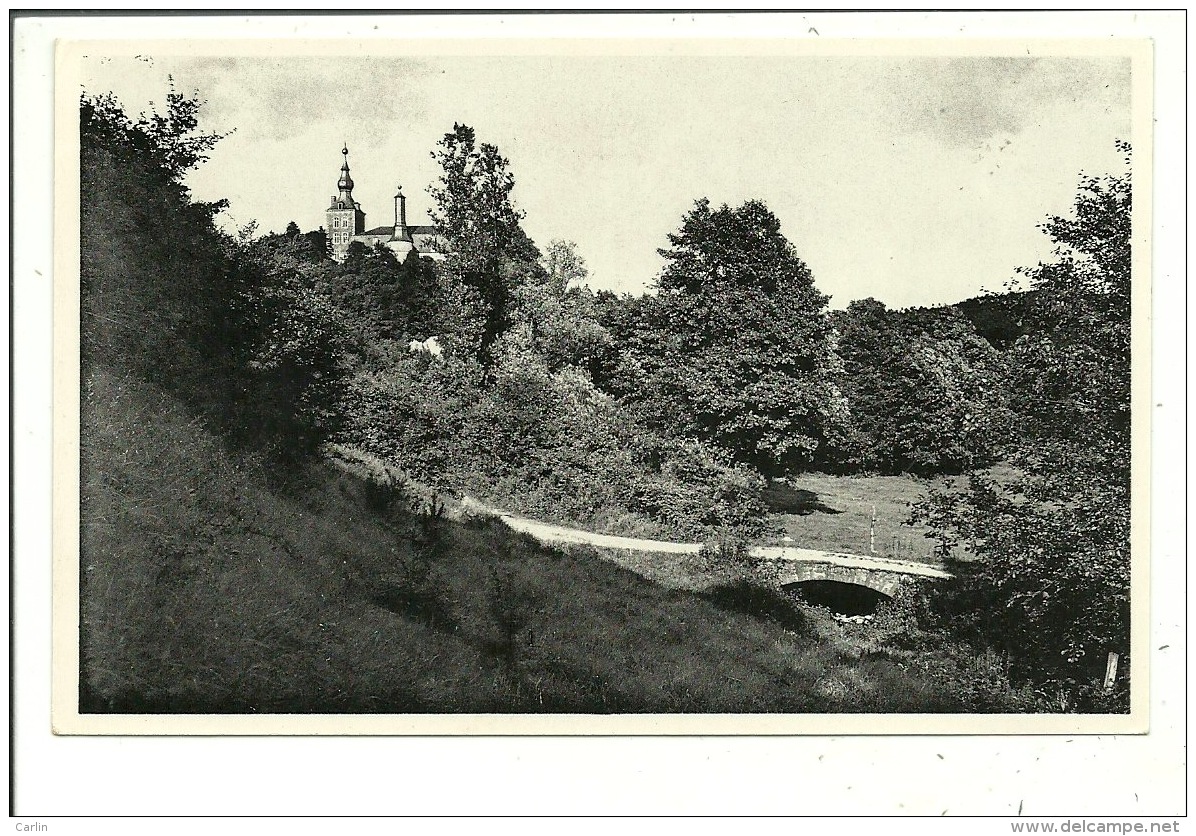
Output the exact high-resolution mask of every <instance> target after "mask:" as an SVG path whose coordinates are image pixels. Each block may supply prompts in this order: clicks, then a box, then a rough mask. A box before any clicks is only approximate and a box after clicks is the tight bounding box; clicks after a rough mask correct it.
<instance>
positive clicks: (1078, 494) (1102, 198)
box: [924, 144, 1132, 709]
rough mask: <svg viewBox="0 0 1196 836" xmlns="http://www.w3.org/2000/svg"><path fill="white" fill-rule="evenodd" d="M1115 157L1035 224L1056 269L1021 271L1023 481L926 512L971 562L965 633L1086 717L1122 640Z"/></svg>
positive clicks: (1017, 377)
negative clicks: (1065, 208) (1109, 656)
mask: <svg viewBox="0 0 1196 836" xmlns="http://www.w3.org/2000/svg"><path fill="white" fill-rule="evenodd" d="M1119 148H1120V149H1121V150H1122V151H1124V153H1125V164H1126V170H1125V171H1124V172H1123V173H1122V174H1118V175H1108V176H1104V177H1084V178H1083V179H1082V180H1081V183H1080V189H1079V194H1078V195H1077V198H1076V202H1075V207H1074V213H1073V215H1072V217H1070V218H1062V217H1051V218H1050V219H1049V220H1048V221H1047V222H1046V223H1045V224H1043V226H1042V228H1043V230H1044V231H1045V232H1046V233H1047V234H1049V235H1050V236H1051V238H1052V240H1053V241H1054V242H1055V244H1056V245H1057V246H1056V250H1055V260H1054V261H1052V262H1051V263H1047V264H1040V265H1038V266H1037V267H1035V268H1032V269H1028V270H1026V271H1024V273H1025V275H1026V276H1027V278H1028V279H1029V283H1030V285H1031V288H1032V289H1033V290H1034V291H1035V292H1034V294H1033V295H1032V296H1031V297H1030V299H1031V301H1030V303H1029V307H1028V310H1027V316H1028V321H1029V325H1030V329H1029V331H1028V333H1027V334H1026V335H1024V336H1022V337H1021V338H1020V339H1019V340H1018V341H1017V342H1016V343H1015V344H1014V346H1013V347H1012V348H1011V349H1010V396H1011V400H1012V404H1013V406H1014V408H1015V410H1016V412H1017V415H1018V419H1019V421H1018V423H1019V426H1020V429H1021V434H1020V437H1019V438H1018V440H1017V442H1016V444H1015V445H1014V447H1013V449H1012V450H1011V454H1010V460H1011V462H1012V464H1013V465H1014V466H1015V467H1017V468H1018V469H1019V471H1020V472H1021V474H1022V475H1021V476H1020V477H1019V478H1015V479H1012V480H1006V481H999V480H996V479H993V478H987V477H985V476H982V475H979V474H976V475H973V476H972V479H971V488H970V490H968V491H967V492H965V493H963V494H962V495H956V496H951V495H939V496H937V497H934V498H933V501H932V502H931V503H930V504H929V506H928V507H927V508H926V509H924V511H925V513H926V515H927V516H928V518H929V519H930V520H931V522H933V523H935V524H936V525H937V526H938V530H939V534H940V536H941V537H942V538H943V541H944V544H945V545H947V546H950V545H951V544H955V545H956V546H957V547H958V548H957V550H962V551H963V553H964V556H965V557H967V558H968V560H967V562H966V563H965V564H963V565H962V566H961V571H962V572H963V573H964V576H965V579H964V588H965V589H964V591H965V594H966V596H968V597H967V600H968V601H969V604H970V605H969V607H968V608H967V610H966V611H961V612H958V613H956V618H957V619H958V621H959V622H960V623H967V624H970V626H971V628H972V629H973V630H974V631H975V632H976V634H977V635H978V636H980V637H982V638H984V639H986V640H988V641H989V642H990V643H991V644H993V645H995V646H997V647H998V648H1000V649H1002V650H1004V651H1006V652H1007V653H1008V654H1009V656H1010V658H1011V660H1012V661H1013V664H1014V669H1015V672H1016V673H1017V674H1019V675H1020V676H1021V677H1022V678H1024V679H1026V680H1030V681H1034V682H1037V683H1039V684H1041V685H1043V686H1044V687H1050V688H1053V689H1055V690H1056V692H1057V693H1058V694H1059V695H1060V697H1059V698H1060V701H1061V702H1062V703H1064V704H1067V705H1069V706H1071V707H1075V708H1080V709H1084V708H1089V709H1090V708H1092V707H1094V706H1096V707H1100V706H1101V705H1102V703H1101V702H1100V699H1101V698H1100V696H1099V695H1100V693H1101V692H1100V689H1098V688H1096V687H1095V686H1094V685H1093V684H1092V683H1093V682H1094V681H1095V680H1096V679H1098V678H1099V676H1100V675H1101V673H1102V672H1103V670H1104V664H1105V654H1106V653H1108V652H1116V653H1119V654H1121V655H1122V656H1123V657H1125V655H1126V654H1127V653H1128V651H1129V640H1130V633H1129V627H1130V617H1129V616H1130V606H1129V600H1130V598H1129V596H1130V585H1129V577H1130V574H1129V573H1130V538H1129V534H1130V453H1131V451H1130V427H1131V421H1130V379H1131V374H1130V373H1131V358H1130V290H1131V271H1130V263H1131V260H1130V255H1131V238H1130V227H1131V208H1132V207H1131V188H1130V171H1129V162H1130V149H1129V146H1128V145H1126V144H1119ZM1122 693H1123V694H1124V691H1123V692H1122Z"/></svg>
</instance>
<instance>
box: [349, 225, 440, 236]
mask: <svg viewBox="0 0 1196 836" xmlns="http://www.w3.org/2000/svg"><path fill="white" fill-rule="evenodd" d="M407 231H408V232H410V233H411V234H412V235H435V234H436V227H434V226H414V225H411V224H408V226H407ZM394 233H395V225H394V224H388V225H387V226H376V227H374V228H373V229H367V230H366V231H365V232H363V233H361V234H362V235H394Z"/></svg>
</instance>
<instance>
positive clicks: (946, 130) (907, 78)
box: [882, 57, 1130, 146]
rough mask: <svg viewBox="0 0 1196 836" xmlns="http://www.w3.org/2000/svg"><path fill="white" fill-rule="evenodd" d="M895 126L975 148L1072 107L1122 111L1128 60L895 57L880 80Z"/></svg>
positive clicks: (1124, 109) (1127, 93) (1126, 93)
mask: <svg viewBox="0 0 1196 836" xmlns="http://www.w3.org/2000/svg"><path fill="white" fill-rule="evenodd" d="M882 89H884V91H885V95H886V96H887V97H888V98H889V99H890V101H891V102H893V106H892V115H893V118H894V122H895V125H894V127H896V128H897V129H898V130H900V131H903V132H907V133H922V132H925V133H929V134H931V135H933V136H934V137H936V138H937V139H939V140H940V141H943V142H945V143H947V144H951V145H958V146H976V145H980V144H984V143H985V142H986V141H987V140H991V139H992V138H994V137H1002V136H1009V135H1017V134H1019V133H1021V132H1022V131H1023V130H1024V129H1026V128H1027V127H1029V126H1032V125H1035V124H1039V123H1041V122H1042V121H1044V120H1045V119H1047V118H1048V117H1050V116H1051V115H1053V114H1054V113H1056V112H1058V111H1067V110H1074V109H1075V108H1077V107H1079V106H1083V107H1086V108H1089V109H1091V108H1093V107H1098V108H1102V109H1104V110H1107V111H1109V112H1112V113H1122V114H1125V126H1124V130H1123V133H1124V134H1128V132H1129V119H1128V116H1129V104H1130V99H1129V96H1130V65H1129V61H1128V59H1121V58H1060V57H1052V58H1034V57H1025V58H1021V57H980V58H971V57H969V58H957V57H950V58H931V57H927V58H918V59H915V60H912V61H903V62H900V63H895V64H894V65H893V66H892V71H891V72H890V73H888V74H887V76H886V78H885V80H884V81H883V83H882Z"/></svg>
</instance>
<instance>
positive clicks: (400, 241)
mask: <svg viewBox="0 0 1196 836" xmlns="http://www.w3.org/2000/svg"><path fill="white" fill-rule="evenodd" d="M386 246H387V247H389V248H390V249H391V251H393V252H394V253H395V254H396V255H398V256H399V258H400V259H401V258H404V257H406V255H407V253H409V252H411V251H412V250H413V249H415V243H414V242H413V241H412V239H411V230H410V229H409V228H408V227H407V197H406V195H404V194H403V187H402V186H398V187H397V190H396V191H395V233H394V236H393V237H392V238H391V239H390V240H389V241H387V242H386Z"/></svg>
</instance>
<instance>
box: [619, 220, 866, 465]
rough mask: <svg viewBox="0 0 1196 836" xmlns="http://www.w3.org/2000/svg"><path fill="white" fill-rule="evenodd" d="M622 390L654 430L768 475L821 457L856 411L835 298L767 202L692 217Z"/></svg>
mask: <svg viewBox="0 0 1196 836" xmlns="http://www.w3.org/2000/svg"><path fill="white" fill-rule="evenodd" d="M668 238H669V243H670V245H671V246H670V247H669V248H668V249H662V250H661V251H660V254H661V255H662V256H663V257H664V259H665V261H666V264H665V267H664V269H663V270H662V271H661V274H660V276H659V278H658V280H657V283H656V285H657V291H658V293H657V296H656V298H655V299H651V300H645V301H644V303H643V304H642V306H641V310H642V313H643V319H642V321H641V324H640V327H639V328H638V329H637V333H635V334H634V335H632V336H631V337H630V339H629V340H628V342H627V347H626V351H625V353H624V360H623V363H622V371H621V372H619V373H616V376H615V382H614V387H615V388H617V389H619V390H620V394H622V396H623V397H624V398H625V399H626V400H628V401H629V402H632V403H635V404H637V405H638V408H639V410H640V412H641V413H642V415H643V418H644V420H645V421H646V422H647V423H648V424H649V426H651V427H652V428H653V429H655V430H658V431H663V432H669V433H674V434H677V433H679V434H683V435H691V436H695V437H697V438H699V439H702V440H706V441H710V442H712V443H714V444H715V445H717V446H718V447H721V448H722V449H724V450H726V451H727V452H728V453H730V454H731V455H732V456H733V457H734V458H736V459H737V460H738V461H740V462H743V463H745V464H750V465H752V466H754V467H757V468H758V469H760V471H761V472H763V473H766V474H779V473H783V472H785V471H788V470H791V469H793V468H795V467H797V466H799V465H801V464H802V463H804V462H808V461H810V460H811V458H812V456H813V454H814V451H815V450H816V449H817V448H818V447H819V445H820V444H822V443H824V442H825V441H826V440H827V439H828V438H830V437H834V436H835V435H836V434H837V433H838V432H839V430H840V428H841V426H842V423H843V421H844V419H845V411H844V401H843V398H842V396H841V395H840V394H839V393H838V391H837V389H836V388H835V385H834V381H833V379H832V373H833V371H834V369H835V367H836V358H835V356H834V353H833V351H832V349H831V342H830V336H831V329H830V324H829V321H828V318H827V313H826V304H827V297H826V296H824V295H823V294H822V293H820V292H819V291H818V290H817V289H816V288H815V287H814V281H813V276H812V275H811V273H810V270H809V268H808V267H807V266H806V264H805V262H803V261H802V260H801V259H800V258H799V257H798V255H797V252H796V250H795V249H794V247H793V245H792V244H790V243H789V241H788V240H786V239H785V237H784V236H783V235H782V234H781V231H780V222H779V221H778V220H777V218H776V216H775V215H773V214H772V212H771V211H769V209H768V207H767V206H765V205H764V204H763V203H762V202H760V201H757V200H752V201H748V202H747V203H744V204H743V205H742V206H740V207H737V208H734V209H732V208H730V207H728V206H726V205H723V206H722V207H720V208H718V209H711V207H710V202H709V201H708V200H706V199H702V200H699V201H697V202H696V204H695V206H694V208H693V210H692V211H690V212H689V213H687V214H686V215H685V217H684V219H683V221H682V225H681V228H680V230H679V231H678V232H676V233H673V234H670V235H669V236H668Z"/></svg>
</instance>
